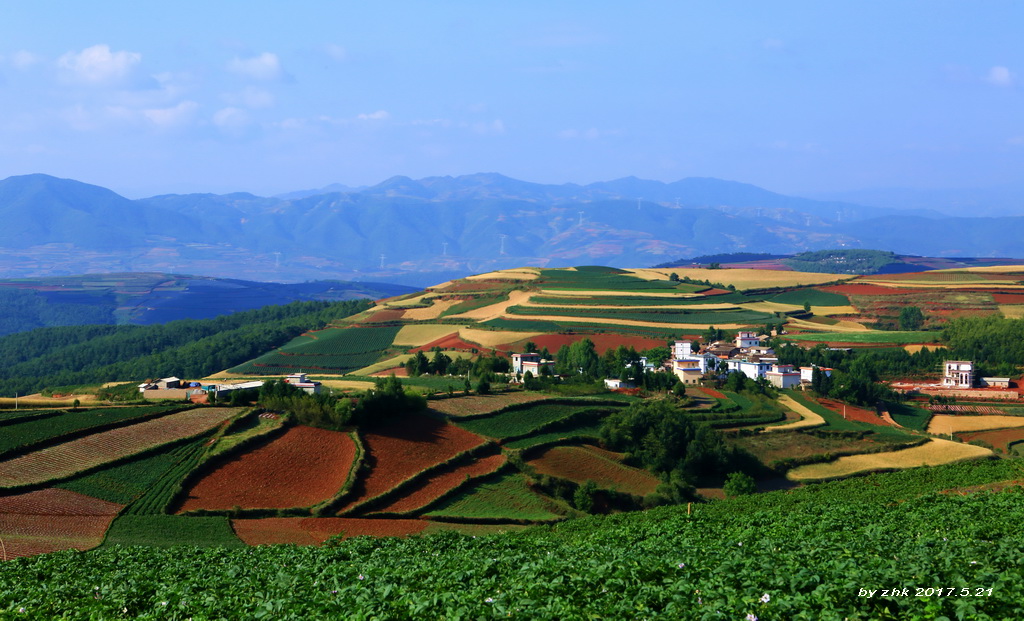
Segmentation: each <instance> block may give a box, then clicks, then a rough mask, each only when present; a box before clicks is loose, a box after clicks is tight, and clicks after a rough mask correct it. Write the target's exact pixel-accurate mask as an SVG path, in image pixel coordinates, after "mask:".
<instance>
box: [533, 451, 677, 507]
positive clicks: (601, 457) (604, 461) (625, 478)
mask: <svg viewBox="0 0 1024 621" xmlns="http://www.w3.org/2000/svg"><path fill="white" fill-rule="evenodd" d="M620 458H621V456H619V455H617V454H616V453H612V452H610V451H605V450H602V449H598V448H597V447H593V446H589V445H583V446H556V447H553V448H550V449H548V450H546V451H544V452H543V453H541V455H540V456H538V457H536V458H535V459H531V460H530V461H529V462H527V463H529V464H530V465H531V466H533V467H534V468H536V469H537V472H539V473H541V474H547V475H550V476H556V477H562V478H565V479H569V480H570V481H574V482H576V483H584V482H586V481H593V482H595V483H597V485H598V487H603V488H615V489H617V490H619V491H620V492H627V493H630V494H637V495H640V496H644V495H647V494H649V493H651V492H653V491H654V490H655V488H657V487H658V484H659V483H660V481H659V480H658V477H656V476H654V475H653V474H651V473H650V472H647V471H646V470H640V469H638V468H632V467H630V466H626V465H623V464H621V463H619V459H620Z"/></svg>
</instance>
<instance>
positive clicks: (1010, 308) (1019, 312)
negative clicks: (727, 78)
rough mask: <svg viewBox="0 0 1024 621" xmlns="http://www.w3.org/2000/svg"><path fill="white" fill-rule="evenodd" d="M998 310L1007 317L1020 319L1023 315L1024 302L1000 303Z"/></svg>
mask: <svg viewBox="0 0 1024 621" xmlns="http://www.w3.org/2000/svg"><path fill="white" fill-rule="evenodd" d="M999 312H1000V313H1002V314H1003V317H1006V318H1007V319H1020V318H1022V317H1024V304H1000V305H999Z"/></svg>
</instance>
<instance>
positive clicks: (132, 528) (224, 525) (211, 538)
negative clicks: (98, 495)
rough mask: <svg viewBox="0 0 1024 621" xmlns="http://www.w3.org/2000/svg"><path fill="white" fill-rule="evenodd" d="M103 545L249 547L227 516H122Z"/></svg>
mask: <svg viewBox="0 0 1024 621" xmlns="http://www.w3.org/2000/svg"><path fill="white" fill-rule="evenodd" d="M103 545H104V546H105V547H109V546H152V547H158V548H161V547H168V546H180V545H189V546H201V547H210V546H216V547H218V548H240V547H245V544H243V543H242V542H241V540H239V539H238V537H236V536H235V532H234V531H233V530H232V529H231V524H230V522H228V518H226V517H181V516H177V515H122V516H120V517H118V518H117V519H116V520H114V523H113V524H111V525H110V530H108V531H107V538H106V539H105V540H104V541H103Z"/></svg>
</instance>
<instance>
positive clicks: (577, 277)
mask: <svg viewBox="0 0 1024 621" xmlns="http://www.w3.org/2000/svg"><path fill="white" fill-rule="evenodd" d="M533 284H536V285H539V286H540V287H542V288H544V289H592V290H595V291H596V290H614V291H648V290H652V289H666V290H676V291H682V292H686V293H689V292H693V291H694V290H699V289H702V288H704V287H697V286H695V285H688V284H684V283H675V282H672V281H670V280H644V279H642V278H638V277H636V276H631V275H628V274H622V273H617V272H606V271H588V270H583V271H572V270H559V269H549V270H540V278H539V279H537V280H535V281H533Z"/></svg>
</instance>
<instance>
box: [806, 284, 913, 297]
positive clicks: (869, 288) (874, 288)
mask: <svg viewBox="0 0 1024 621" xmlns="http://www.w3.org/2000/svg"><path fill="white" fill-rule="evenodd" d="M819 289H821V290H822V291H832V292H834V293H842V294H843V295H902V294H905V293H920V292H921V290H920V289H906V288H904V289H900V288H897V287H882V286H879V285H860V284H850V285H832V286H831V287H819Z"/></svg>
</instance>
